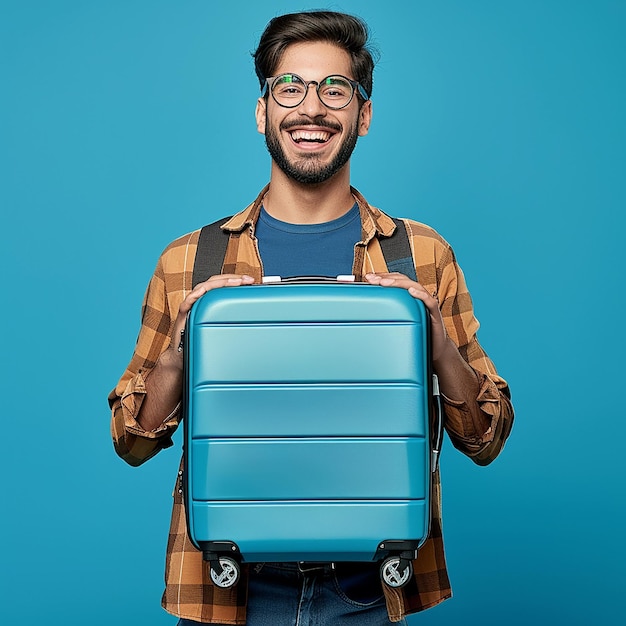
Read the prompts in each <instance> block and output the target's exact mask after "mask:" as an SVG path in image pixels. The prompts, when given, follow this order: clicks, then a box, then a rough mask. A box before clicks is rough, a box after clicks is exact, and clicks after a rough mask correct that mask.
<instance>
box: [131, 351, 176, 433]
mask: <svg viewBox="0 0 626 626" xmlns="http://www.w3.org/2000/svg"><path fill="white" fill-rule="evenodd" d="M182 388H183V367H182V354H180V353H178V352H177V350H176V349H175V348H173V347H170V348H168V349H167V350H166V351H165V352H164V353H163V354H162V355H161V356H160V358H159V360H158V361H157V364H156V365H155V366H154V369H153V370H152V371H151V372H150V374H149V375H148V376H147V377H146V395H145V397H144V399H143V403H142V405H141V409H140V411H139V415H138V416H137V421H138V422H139V425H140V426H141V427H142V428H143V429H144V430H146V431H150V430H154V429H155V428H158V427H159V426H160V425H161V424H162V423H163V421H164V420H165V418H166V417H167V416H168V415H170V414H171V413H172V411H173V410H174V409H175V408H176V406H177V405H178V403H179V402H180V398H181V394H182Z"/></svg>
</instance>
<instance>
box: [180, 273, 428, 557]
mask: <svg viewBox="0 0 626 626" xmlns="http://www.w3.org/2000/svg"><path fill="white" fill-rule="evenodd" d="M429 368H430V358H429V321H428V315H427V312H426V309H425V307H424V305H423V304H422V303H421V302H419V301H417V300H415V299H414V298H412V297H411V296H410V294H408V292H407V291H406V290H404V289H399V288H383V287H377V286H372V285H367V284H341V283H335V284H275V285H269V284H268V285H250V286H240V287H236V288H223V289H216V290H213V291H210V292H208V293H207V294H205V295H204V296H203V297H202V298H201V299H200V300H199V301H198V302H197V303H196V304H195V305H194V307H193V308H192V310H191V312H190V314H189V318H188V322H187V327H186V332H185V388H184V394H183V397H184V426H185V434H184V440H185V441H184V447H185V468H184V496H185V508H186V515H187V524H188V532H189V537H190V539H191V541H192V543H193V544H194V545H195V546H196V547H197V548H199V549H201V550H204V551H205V558H207V559H208V557H207V556H206V552H207V550H215V545H220V544H221V543H222V542H224V546H229V547H228V548H227V549H226V551H228V549H230V550H232V551H233V552H236V553H237V554H238V558H239V559H240V560H243V561H247V562H273V561H281V562H287V561H298V562H299V561H315V562H319V561H333V562H339V561H372V560H375V559H377V558H379V557H380V555H381V550H383V548H384V547H385V544H386V543H387V544H388V542H390V541H392V542H393V541H398V542H407V541H409V542H411V543H410V545H411V546H412V547H414V548H418V547H419V546H420V545H421V544H422V543H423V542H424V541H425V540H426V538H427V536H428V531H429V520H430V497H431V494H430V490H431V462H432V461H431V443H430V442H431V436H430V431H431V424H430V419H429V414H430V409H431V393H432V389H431V376H430V371H429ZM389 545H390V544H389ZM405 545H406V544H405Z"/></svg>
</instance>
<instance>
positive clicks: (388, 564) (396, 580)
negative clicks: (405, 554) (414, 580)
mask: <svg viewBox="0 0 626 626" xmlns="http://www.w3.org/2000/svg"><path fill="white" fill-rule="evenodd" d="M412 574H413V564H412V563H411V561H409V560H408V559H403V558H401V557H399V556H391V557H389V558H386V559H385V560H384V561H383V564H382V565H381V567H380V577H381V578H382V580H383V582H384V583H385V584H386V585H388V586H389V587H394V588H399V587H404V585H406V584H407V583H408V582H409V579H410V578H411V576H412Z"/></svg>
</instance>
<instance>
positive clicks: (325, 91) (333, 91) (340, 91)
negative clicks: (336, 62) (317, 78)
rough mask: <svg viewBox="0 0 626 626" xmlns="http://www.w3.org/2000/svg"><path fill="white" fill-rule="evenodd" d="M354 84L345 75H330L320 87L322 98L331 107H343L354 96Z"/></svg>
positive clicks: (319, 91)
mask: <svg viewBox="0 0 626 626" xmlns="http://www.w3.org/2000/svg"><path fill="white" fill-rule="evenodd" d="M352 91H353V89H352V85H351V84H350V83H349V82H348V81H347V80H346V79H345V78H344V77H343V76H329V77H328V78H325V79H324V80H323V81H322V82H321V83H320V86H319V88H318V91H317V92H318V93H319V96H320V100H321V101H322V102H323V103H324V104H325V105H326V106H327V107H330V108H331V109H341V108H342V107H344V106H346V105H347V104H348V102H350V100H351V98H352Z"/></svg>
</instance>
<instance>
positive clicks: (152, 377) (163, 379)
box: [137, 274, 254, 431]
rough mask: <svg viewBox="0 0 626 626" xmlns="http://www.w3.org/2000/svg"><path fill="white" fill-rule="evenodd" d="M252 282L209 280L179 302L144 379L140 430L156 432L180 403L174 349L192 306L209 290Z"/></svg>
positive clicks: (178, 358)
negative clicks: (163, 345) (159, 351)
mask: <svg viewBox="0 0 626 626" xmlns="http://www.w3.org/2000/svg"><path fill="white" fill-rule="evenodd" d="M253 282H254V278H252V277H251V276H246V275H243V276H239V275H236V274H220V275H219V276H211V278H209V279H208V280H205V281H204V282H202V283H198V284H197V285H196V286H195V287H194V288H193V290H192V291H190V292H189V294H187V297H186V298H185V299H184V300H183V301H182V302H181V304H180V307H179V308H178V315H177V316H176V321H175V322H174V328H173V329H172V336H171V339H170V345H169V347H168V348H167V350H165V352H163V354H161V356H160V357H159V360H158V361H157V363H156V365H155V366H154V369H153V370H152V371H151V372H150V374H149V375H148V376H147V377H146V395H145V397H144V399H143V403H142V405H141V409H140V411H139V415H138V416H137V421H138V422H139V424H140V425H141V427H142V428H143V429H144V430H147V431H150V430H154V429H155V428H158V427H159V426H160V425H161V424H162V423H163V421H164V420H165V419H166V418H167V416H168V415H170V414H171V413H172V412H173V411H174V409H176V407H177V405H178V403H179V402H180V398H181V395H182V388H183V353H182V352H181V351H180V350H179V349H178V346H179V345H180V341H181V338H182V334H181V333H182V331H183V330H184V329H185V324H186V323H187V314H188V313H189V311H190V310H191V307H192V306H193V304H194V303H195V302H197V301H198V300H199V299H200V298H201V297H202V296H203V295H204V294H205V293H207V292H208V291H211V290H212V289H218V288H220V287H237V286H238V285H250V284H252V283H253Z"/></svg>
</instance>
